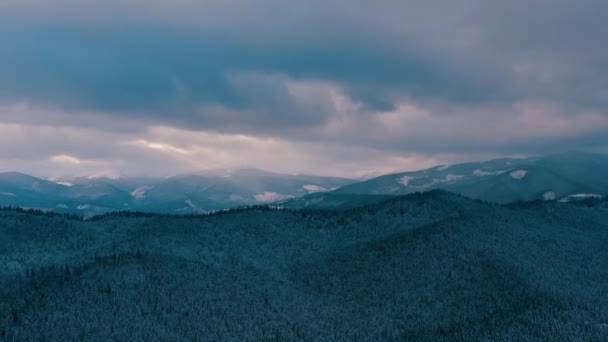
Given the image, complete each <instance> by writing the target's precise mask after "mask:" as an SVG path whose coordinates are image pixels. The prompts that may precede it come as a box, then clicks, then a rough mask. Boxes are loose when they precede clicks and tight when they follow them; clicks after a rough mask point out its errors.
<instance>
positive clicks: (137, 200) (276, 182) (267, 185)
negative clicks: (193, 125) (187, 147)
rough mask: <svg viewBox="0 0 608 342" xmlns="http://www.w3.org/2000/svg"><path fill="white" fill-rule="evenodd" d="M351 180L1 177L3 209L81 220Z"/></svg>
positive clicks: (265, 199) (228, 202)
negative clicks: (16, 208)
mask: <svg viewBox="0 0 608 342" xmlns="http://www.w3.org/2000/svg"><path fill="white" fill-rule="evenodd" d="M353 182H354V181H353V180H350V179H345V178H338V177H322V176H309V175H287V174H279V173H272V172H267V171H262V170H257V169H232V170H213V171H203V172H197V173H192V174H184V175H178V176H174V177H169V178H151V177H133V178H130V177H129V178H119V179H112V178H104V177H102V178H86V177H78V178H67V179H60V180H57V181H56V182H51V181H48V180H44V179H41V178H36V177H32V176H29V175H25V174H20V173H15V172H12V173H1V174H0V206H19V207H25V208H36V209H42V210H49V211H57V212H66V213H76V214H80V215H83V216H92V215H97V214H103V213H106V212H111V211H118V210H128V211H144V212H159V213H177V214H192V213H202V212H207V211H212V210H219V209H227V208H233V207H237V206H244V205H253V204H264V203H270V202H274V201H278V200H284V199H289V198H297V197H301V196H304V195H307V194H310V193H316V192H324V191H331V190H334V189H336V188H339V187H341V186H344V185H347V184H350V183H353Z"/></svg>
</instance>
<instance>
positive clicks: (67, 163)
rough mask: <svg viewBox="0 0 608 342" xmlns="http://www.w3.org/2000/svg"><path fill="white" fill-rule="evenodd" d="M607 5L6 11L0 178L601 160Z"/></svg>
mask: <svg viewBox="0 0 608 342" xmlns="http://www.w3.org/2000/svg"><path fill="white" fill-rule="evenodd" d="M606 13H608V1H605V0H579V1H573V0H511V1H493V0H434V1H428V0H402V1H389V0H378V1H361V0H330V1H327V0H308V1H284V0H255V1H253V0H250V1H247V0H200V1H195V0H104V1H101V0H3V1H1V2H0V37H1V38H2V39H1V41H0V171H8V170H12V171H23V172H27V173H32V174H35V175H39V176H46V177H56V176H60V175H144V174H145V175H169V174H175V173H183V172H188V171H195V170H200V169H208V168H225V167H226V168H231V167H258V168H262V169H267V170H272V171H279V172H288V173H314V174H323V175H341V176H359V175H363V174H367V173H373V172H388V171H396V170H414V169H420V168H424V167H429V166H432V165H435V164H441V163H454V162H459V161H468V160H477V159H488V158H492V157H496V156H525V155H534V154H545V153H553V152H562V151H567V150H588V151H606V148H607V146H608V45H607V44H606V37H608V24H606V19H605V14H606Z"/></svg>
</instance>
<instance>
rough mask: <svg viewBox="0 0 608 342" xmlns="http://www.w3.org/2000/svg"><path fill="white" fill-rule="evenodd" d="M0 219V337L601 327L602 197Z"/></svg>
mask: <svg viewBox="0 0 608 342" xmlns="http://www.w3.org/2000/svg"><path fill="white" fill-rule="evenodd" d="M0 236H1V238H0V265H2V267H0V272H1V273H0V279H1V284H0V285H2V286H0V289H2V290H1V292H0V296H1V297H0V298H1V300H0V339H1V340H8V341H13V340H15V341H17V340H18V341H34V340H70V341H72V340H83V339H90V340H99V341H106V340H129V341H147V340H171V341H190V340H302V341H313V340H314V341H323V340H344V341H352V340H364V341H377V340H378V341H381V340H404V341H488V340H494V341H505V340H551V341H571V340H577V341H601V340H606V339H608V297H607V296H606V293H608V285H607V283H606V281H605V280H606V279H608V269H607V268H606V265H607V264H608V250H607V249H606V248H605V246H606V245H607V244H608V210H607V209H606V208H605V207H603V206H601V205H599V206H596V205H594V206H585V205H574V204H571V203H559V202H532V203H523V204H518V205H511V206H502V205H497V204H489V203H485V202H481V201H477V200H471V199H468V198H465V197H461V196H458V195H454V194H451V193H447V192H443V191H432V192H428V193H423V194H419V193H416V194H411V195H408V196H403V197H396V198H393V199H389V200H386V201H383V202H381V203H376V204H370V205H367V206H364V207H358V208H352V209H344V210H340V211H332V210H323V211H315V210H306V211H293V210H275V209H270V208H266V207H259V208H250V209H239V210H232V211H228V212H220V213H217V214H213V215H204V216H184V217H180V216H165V215H150V214H126V213H121V214H118V213H117V214H109V215H106V216H103V217H97V218H95V219H92V220H88V221H82V220H76V219H72V218H64V217H61V216H54V215H43V214H40V213H30V212H21V211H14V210H3V211H0Z"/></svg>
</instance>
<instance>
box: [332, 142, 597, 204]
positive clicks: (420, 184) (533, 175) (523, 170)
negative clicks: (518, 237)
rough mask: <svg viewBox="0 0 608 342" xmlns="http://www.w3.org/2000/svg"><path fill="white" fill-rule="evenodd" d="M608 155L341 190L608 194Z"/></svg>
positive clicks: (431, 172)
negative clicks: (442, 190) (607, 175)
mask: <svg viewBox="0 0 608 342" xmlns="http://www.w3.org/2000/svg"><path fill="white" fill-rule="evenodd" d="M606 174H608V156H606V155H602V154H587V153H567V154H560V155H552V156H547V157H542V158H527V159H497V160H492V161H487V162H480V163H466V164H456V165H450V166H438V167H434V168H431V169H428V170H422V171H416V172H403V173H396V174H390V175H385V176H381V177H377V178H373V179H370V180H367V181H365V182H360V183H355V184H351V185H348V186H345V187H342V188H340V189H338V190H336V191H335V193H338V194H372V195H403V194H408V193H412V192H417V191H428V190H431V189H444V190H448V191H452V192H456V193H461V194H464V195H466V196H470V197H473V198H479V199H483V200H487V201H493V202H497V203H510V202H515V201H529V200H535V199H563V198H567V197H568V196H570V195H573V194H597V195H605V194H608V178H606V177H605V175H606Z"/></svg>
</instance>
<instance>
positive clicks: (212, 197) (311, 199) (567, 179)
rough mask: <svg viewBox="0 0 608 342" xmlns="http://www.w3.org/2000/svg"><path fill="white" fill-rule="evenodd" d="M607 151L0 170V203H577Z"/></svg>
mask: <svg viewBox="0 0 608 342" xmlns="http://www.w3.org/2000/svg"><path fill="white" fill-rule="evenodd" d="M606 175H608V156H607V155H604V154H591V153H578V152H577V153H574V152H573V153H564V154H556V155H549V156H544V157H532V158H509V159H495V160H490V161H485V162H471V163H463V164H455V165H440V166H436V167H433V168H430V169H426V170H421V171H411V172H401V173H394V174H388V175H383V176H379V177H375V178H371V179H368V180H365V181H360V182H358V181H356V180H352V179H346V178H338V177H320V176H308V175H287V174H279V173H272V172H267V171H262V170H258V169H234V170H228V169H222V170H212V171H204V172H198V173H191V174H184V175H177V176H173V177H169V178H152V177H125V178H118V179H112V178H86V177H76V178H74V177H72V178H61V179H57V180H55V181H49V180H44V179H41V178H36V177H32V176H29V175H24V174H20V173H14V172H13V173H2V174H0V205H1V206H19V207H25V208H36V209H42V210H47V211H56V212H60V213H72V214H79V215H82V216H85V217H88V216H94V215H98V214H103V213H106V212H111V211H143V212H156V213H172V214H193V213H204V212H210V211H215V210H223V209H229V208H234V207H239V206H251V205H257V204H272V205H275V206H279V207H285V208H328V207H331V208H350V207H354V206H359V205H362V204H370V203H375V202H378V201H382V200H384V199H386V198H388V197H390V196H398V195H405V194H409V193H414V192H424V191H429V190H434V189H442V190H447V191H450V192H454V193H459V194H462V195H465V196H468V197H471V198H475V199H481V200H485V201H490V202H496V203H503V204H504V203H512V202H518V201H532V200H556V201H575V200H581V199H585V198H593V197H596V198H599V197H602V196H604V195H606V194H608V177H606Z"/></svg>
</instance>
